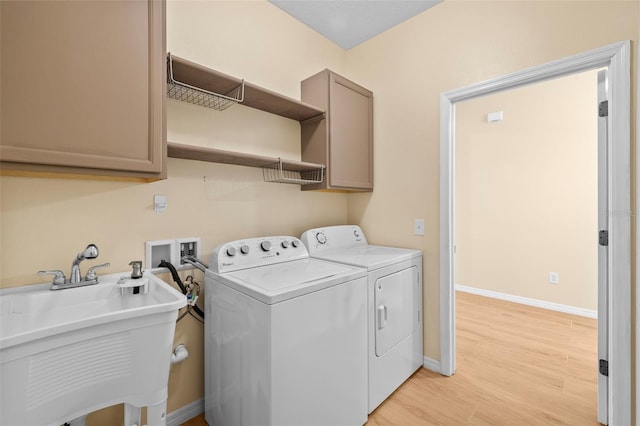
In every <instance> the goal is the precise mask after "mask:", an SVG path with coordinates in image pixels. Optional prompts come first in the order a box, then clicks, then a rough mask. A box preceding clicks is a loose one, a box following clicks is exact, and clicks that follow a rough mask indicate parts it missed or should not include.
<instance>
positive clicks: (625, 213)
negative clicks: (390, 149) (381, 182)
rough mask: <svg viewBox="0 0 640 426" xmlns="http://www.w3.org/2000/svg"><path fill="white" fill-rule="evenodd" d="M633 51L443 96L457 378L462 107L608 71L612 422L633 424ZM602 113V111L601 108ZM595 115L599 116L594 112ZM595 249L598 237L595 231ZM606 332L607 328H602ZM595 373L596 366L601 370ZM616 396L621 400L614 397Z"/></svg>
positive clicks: (446, 246) (450, 328) (444, 216)
mask: <svg viewBox="0 0 640 426" xmlns="http://www.w3.org/2000/svg"><path fill="white" fill-rule="evenodd" d="M630 54H631V43H630V42H629V41H622V42H618V43H614V44H611V45H609V46H605V47H602V48H599V49H594V50H591V51H589V52H585V53H582V54H578V55H575V56H570V57H567V58H564V59H560V60H557V61H553V62H549V63H547V64H543V65H539V66H536V67H532V68H529V69H526V70H523V71H518V72H515V73H512V74H507V75H504V76H501V77H497V78H494V79H490V80H487V81H484V82H480V83H476V84H472V85H470V86H466V87H463V88H460V89H456V90H452V91H449V92H445V93H442V94H441V95H440V373H441V374H444V375H446V376H450V375H452V374H453V373H455V369H456V365H455V355H456V341H455V285H454V284H455V280H454V252H453V250H454V241H455V233H454V226H455V223H454V214H455V210H454V209H455V202H454V201H455V178H454V177H455V104H456V102H460V101H464V100H468V99H472V98H476V97H480V96H486V95H489V94H492V93H496V92H500V91H504V90H508V89H513V88H516V87H519V86H524V85H527V84H532V83H537V82H541V81H544V80H550V79H553V78H557V77H562V76H565V75H569V74H574V73H578V72H581V71H587V70H591V69H596V68H604V67H607V68H608V72H609V128H608V130H607V132H608V136H609V148H608V154H609V155H608V158H609V160H608V161H609V171H608V178H609V182H608V188H607V189H608V194H607V197H608V200H609V217H608V224H609V260H608V275H609V283H611V285H610V292H609V327H608V330H607V333H608V335H609V424H610V425H624V424H631V374H629V372H630V371H631V186H630V185H631V163H630V142H631V133H630V119H631V103H630V93H631V86H630V74H631V72H630ZM594 111H595V108H594ZM594 113H595V112H594ZM594 244H597V233H596V231H595V230H594ZM599 332H600V331H599ZM594 368H597V366H596V365H594ZM613 395H616V397H615V399H614V398H613Z"/></svg>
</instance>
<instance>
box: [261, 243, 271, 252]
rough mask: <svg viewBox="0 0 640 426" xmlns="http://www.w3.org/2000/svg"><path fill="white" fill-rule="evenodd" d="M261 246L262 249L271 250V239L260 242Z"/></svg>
mask: <svg viewBox="0 0 640 426" xmlns="http://www.w3.org/2000/svg"><path fill="white" fill-rule="evenodd" d="M260 248H261V249H262V251H270V250H271V242H270V241H263V242H261V243H260Z"/></svg>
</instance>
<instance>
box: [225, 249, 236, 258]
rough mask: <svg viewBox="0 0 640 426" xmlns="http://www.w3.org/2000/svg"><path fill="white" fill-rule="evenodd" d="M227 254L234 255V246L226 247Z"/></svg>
mask: <svg viewBox="0 0 640 426" xmlns="http://www.w3.org/2000/svg"><path fill="white" fill-rule="evenodd" d="M227 255H228V256H230V257H233V256H235V255H236V248H235V247H229V248H228V249H227Z"/></svg>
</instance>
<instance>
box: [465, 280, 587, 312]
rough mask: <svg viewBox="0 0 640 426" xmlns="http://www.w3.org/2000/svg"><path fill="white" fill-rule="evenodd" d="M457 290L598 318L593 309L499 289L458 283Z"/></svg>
mask: <svg viewBox="0 0 640 426" xmlns="http://www.w3.org/2000/svg"><path fill="white" fill-rule="evenodd" d="M456 291H461V292H463V293H471V294H477V295H479V296H485V297H491V298H492V299H500V300H506V301H508V302H514V303H520V304H522V305H529V306H535V307H537V308H543V309H549V310H551V311H558V312H564V313H566V314H572V315H579V316H581V317H587V318H598V311H593V310H591V309H584V308H576V307H575V306H569V305H562V304H560V303H553V302H546V301H544V300H537V299H529V298H528V297H522V296H515V295H513V294H507V293H500V292H497V291H492V290H485V289H482V288H475V287H468V286H466V285H460V284H456Z"/></svg>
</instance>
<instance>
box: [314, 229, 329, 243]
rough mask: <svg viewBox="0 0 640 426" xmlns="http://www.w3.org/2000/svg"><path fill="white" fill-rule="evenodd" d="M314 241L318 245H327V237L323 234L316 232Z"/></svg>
mask: <svg viewBox="0 0 640 426" xmlns="http://www.w3.org/2000/svg"><path fill="white" fill-rule="evenodd" d="M316 241H318V242H319V243H320V244H326V243H327V236H326V235H324V233H323V232H318V233H317V234H316Z"/></svg>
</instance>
